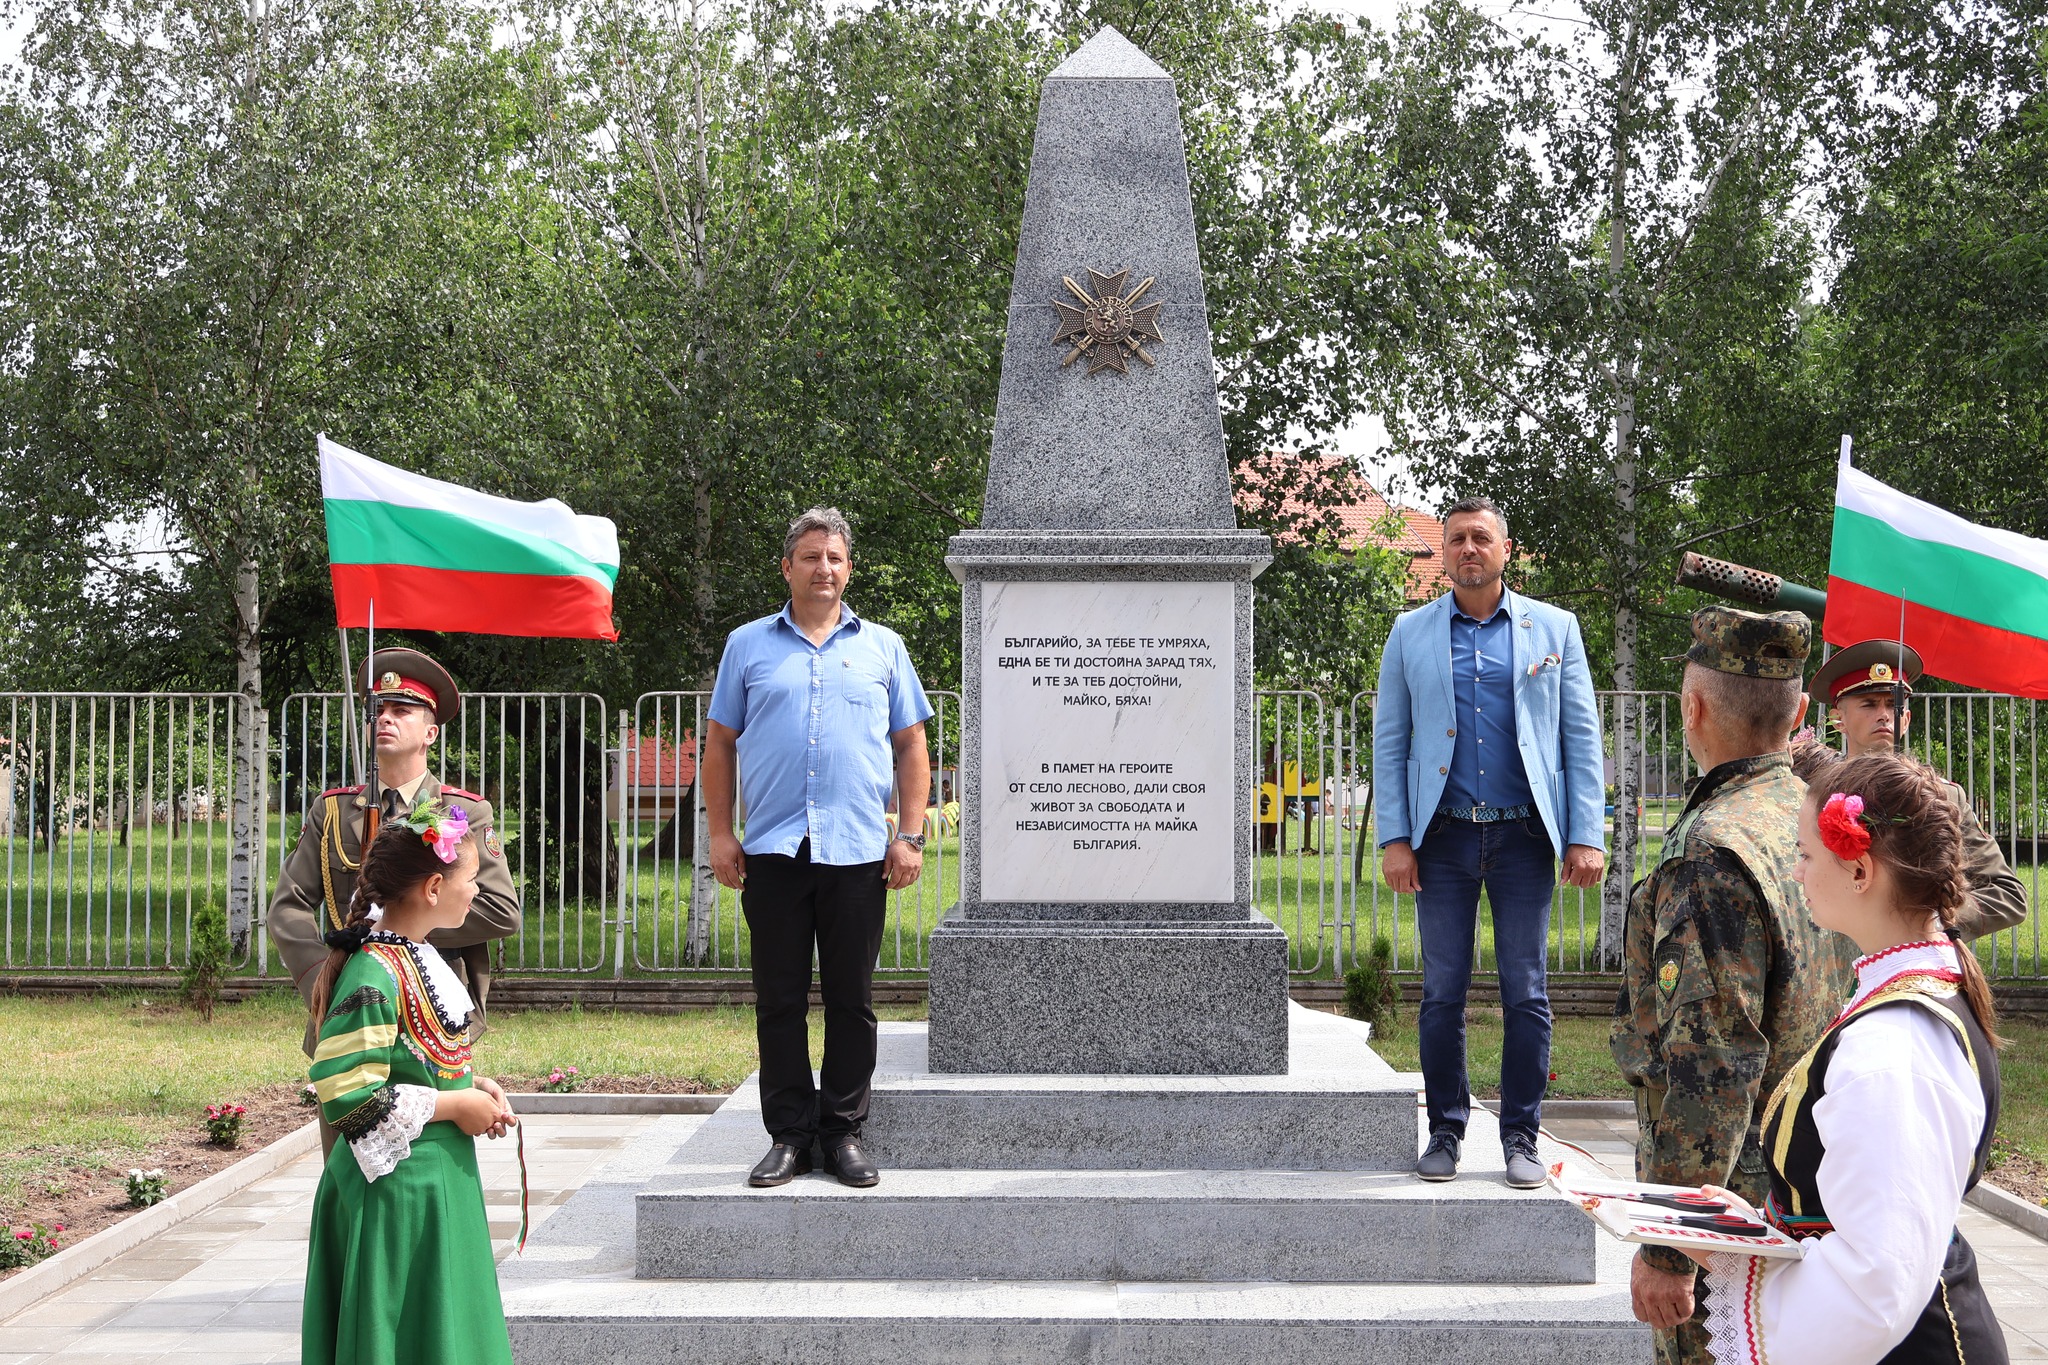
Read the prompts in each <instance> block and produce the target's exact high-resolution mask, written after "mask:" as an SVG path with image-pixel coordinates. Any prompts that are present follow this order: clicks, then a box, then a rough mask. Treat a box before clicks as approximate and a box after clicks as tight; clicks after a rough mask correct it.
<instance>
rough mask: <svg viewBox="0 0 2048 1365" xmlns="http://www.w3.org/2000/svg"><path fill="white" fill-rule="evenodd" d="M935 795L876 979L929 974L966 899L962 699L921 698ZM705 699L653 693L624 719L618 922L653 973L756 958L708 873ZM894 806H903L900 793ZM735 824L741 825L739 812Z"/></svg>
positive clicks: (732, 901) (706, 969)
mask: <svg viewBox="0 0 2048 1365" xmlns="http://www.w3.org/2000/svg"><path fill="white" fill-rule="evenodd" d="M926 695H927V696H928V697H929V698H930V699H931V703H932V706H933V708H934V713H933V716H932V718H931V720H930V721H928V722H927V723H926V725H925V741H926V744H927V746H928V748H929V750H930V754H931V762H932V790H931V791H930V792H929V793H927V795H926V800H925V801H924V803H923V806H922V815H921V817H920V824H921V828H922V829H923V831H924V835H925V849H924V873H923V875H922V876H920V877H919V878H918V880H917V881H916V882H915V883H914V884H912V885H911V886H908V887H905V888H904V889H903V890H901V891H892V892H890V893H889V902H888V917H887V919H886V920H885V921H884V924H883V931H882V953H881V962H880V970H882V971H885V972H893V971H908V972H916V971H923V970H924V969H925V967H926V966H927V964H928V963H929V960H930V958H929V950H928V943H929V940H930V938H931V933H932V930H933V929H935V928H936V927H937V926H938V922H939V920H940V918H941V917H942V916H943V915H944V914H945V913H946V911H947V910H948V909H949V908H951V906H952V905H953V904H954V903H955V902H956V901H958V900H959V899H960V865H959V847H960V819H961V815H960V799H959V774H958V772H957V770H956V766H955V765H956V764H957V762H958V758H957V754H958V744H959V717H960V698H959V694H958V693H954V692H929V693H927V694H926ZM710 704H711V694H710V693H708V692H650V693H648V694H646V695H645V696H643V697H641V698H640V699H639V700H638V701H637V702H636V703H635V704H634V709H633V713H632V716H631V719H630V721H629V720H626V719H623V718H622V720H621V722H620V734H621V743H620V750H621V753H622V755H623V770H624V777H623V779H622V780H621V781H620V782H619V783H618V790H619V795H620V801H619V827H620V838H621V842H622V847H623V850H624V863H623V870H622V877H621V881H620V900H621V908H620V911H619V916H620V919H621V921H622V922H624V923H625V924H626V925H627V926H628V933H627V935H626V937H627V938H629V939H630V940H631V945H632V951H631V962H632V965H633V967H634V968H636V969H638V970H640V971H648V972H663V973H667V972H693V973H722V972H743V971H746V970H748V969H749V968H750V966H751V964H752V957H751V955H750V944H749V938H748V934H747V925H746V920H745V917H744V916H742V915H741V913H740V905H739V893H738V892H736V891H733V890H730V889H729V888H726V887H723V886H720V885H719V884H718V880H717V878H715V877H713V876H712V875H711V869H710V865H709V856H710V849H709V847H708V836H707V834H706V827H705V819H704V797H703V791H702V789H701V787H700V786H699V784H698V782H697V737H698V736H699V735H702V734H703V733H704V714H705V710H706V708H708V707H709V706H710ZM898 808H899V809H900V808H901V801H900V795H899V802H898ZM735 815H736V818H737V819H738V821H739V823H740V824H741V826H742V828H744V814H743V812H736V813H735Z"/></svg>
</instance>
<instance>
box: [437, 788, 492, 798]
mask: <svg viewBox="0 0 2048 1365" xmlns="http://www.w3.org/2000/svg"><path fill="white" fill-rule="evenodd" d="M441 795H443V796H459V797H461V798H462V799H463V800H465V801H481V800H483V799H484V798H483V797H481V796H479V795H478V794H477V793H475V792H466V791H464V790H463V789H462V788H460V787H447V786H444V787H442V788H441Z"/></svg>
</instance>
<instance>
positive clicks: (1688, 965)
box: [1656, 942, 1714, 1021]
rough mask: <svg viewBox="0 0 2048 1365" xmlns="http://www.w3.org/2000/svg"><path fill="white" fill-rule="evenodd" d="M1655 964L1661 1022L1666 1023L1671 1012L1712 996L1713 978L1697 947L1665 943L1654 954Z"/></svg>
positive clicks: (1697, 945) (1692, 944) (1686, 944)
mask: <svg viewBox="0 0 2048 1365" xmlns="http://www.w3.org/2000/svg"><path fill="white" fill-rule="evenodd" d="M1656 962H1657V1014H1658V1016H1659V1019H1660V1021H1663V1020H1668V1019H1669V1018H1670V1017H1671V1012H1672V1011H1673V1010H1676V1009H1678V1008H1679V1007H1681V1006H1683V1005H1690V1004H1691V1003H1693V1002H1694V1001H1695V1000H1705V999H1707V998H1708V997H1710V996H1712V995H1713V994H1714V978H1713V974H1712V973H1710V972H1709V971H1708V970H1707V959H1706V955H1705V954H1704V953H1702V952H1700V945H1699V944H1697V943H1691V942H1688V943H1667V944H1666V945H1664V946H1663V947H1662V948H1659V949H1658V950H1657V958H1656Z"/></svg>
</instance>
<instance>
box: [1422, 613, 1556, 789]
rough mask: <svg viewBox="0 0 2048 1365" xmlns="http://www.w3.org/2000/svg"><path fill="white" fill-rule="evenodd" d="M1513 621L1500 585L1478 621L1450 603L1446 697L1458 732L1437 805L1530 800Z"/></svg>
mask: <svg viewBox="0 0 2048 1365" xmlns="http://www.w3.org/2000/svg"><path fill="white" fill-rule="evenodd" d="M1454 600H1455V599H1454ZM1514 625H1515V623H1514V618H1513V617H1512V616H1510V615H1509V614H1508V594H1507V592H1506V591H1505V590H1503V591H1502V592H1501V595H1500V605H1499V606H1498V607H1497V608H1495V610H1494V613H1493V615H1491V616H1489V617H1487V618H1486V619H1485V620H1484V621H1475V620H1474V619H1472V618H1471V617H1470V616H1467V615H1466V614H1465V613H1464V612H1462V611H1459V610H1458V609H1457V608H1456V607H1455V606H1454V607H1452V608H1451V700H1452V703H1453V705H1454V706H1455V707H1456V711H1455V714H1456V716H1457V718H1458V727H1457V728H1458V733H1457V737H1456V743H1455V744H1453V745H1452V748H1451V775H1450V778H1449V780H1448V781H1446V782H1445V784H1444V795H1443V801H1442V804H1441V806H1440V807H1439V808H1440V809H1442V808H1451V807H1463V806H1526V805H1530V804H1533V803H1534V802H1535V800H1536V796H1535V793H1534V792H1532V791H1530V789H1529V775H1528V774H1527V773H1526V772H1524V771H1523V769H1522V752H1521V750H1520V748H1519V747H1517V745H1516V743H1515V738H1516V736H1515V640H1514V634H1515V632H1514Z"/></svg>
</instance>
